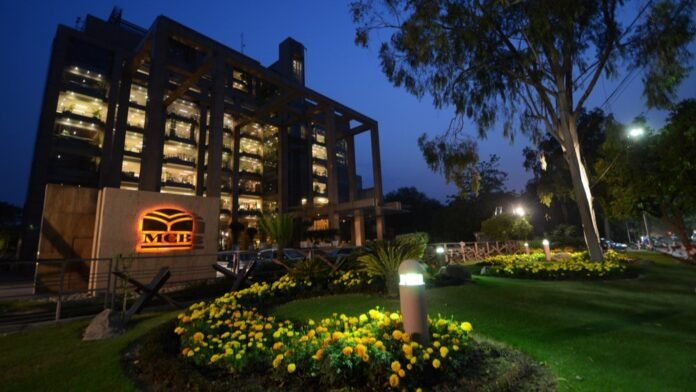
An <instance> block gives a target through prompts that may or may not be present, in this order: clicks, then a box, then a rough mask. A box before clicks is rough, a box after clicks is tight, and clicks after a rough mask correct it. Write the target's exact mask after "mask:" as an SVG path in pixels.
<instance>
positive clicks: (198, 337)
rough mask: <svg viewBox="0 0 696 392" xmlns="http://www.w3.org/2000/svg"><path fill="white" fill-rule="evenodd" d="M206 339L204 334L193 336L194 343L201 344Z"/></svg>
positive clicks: (198, 333)
mask: <svg viewBox="0 0 696 392" xmlns="http://www.w3.org/2000/svg"><path fill="white" fill-rule="evenodd" d="M204 338H205V336H204V335H203V333H202V332H196V333H194V334H193V341H194V342H201V341H203V339H204Z"/></svg>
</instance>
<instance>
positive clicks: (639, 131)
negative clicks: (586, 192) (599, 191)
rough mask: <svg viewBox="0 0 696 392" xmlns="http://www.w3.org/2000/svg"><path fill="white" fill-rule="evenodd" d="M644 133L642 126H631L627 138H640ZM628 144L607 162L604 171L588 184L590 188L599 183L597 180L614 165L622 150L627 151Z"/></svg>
mask: <svg viewBox="0 0 696 392" xmlns="http://www.w3.org/2000/svg"><path fill="white" fill-rule="evenodd" d="M644 134H645V128H643V127H633V128H631V129H629V130H628V138H629V139H640V138H641V137H642V136H643V135H644ZM630 146H631V145H630V144H626V148H624V149H623V150H621V151H619V153H618V154H616V156H615V157H614V159H613V160H612V161H611V163H610V164H609V166H607V168H606V169H604V172H602V174H601V175H600V176H599V177H598V178H597V179H596V180H595V182H594V183H593V184H592V185H591V186H590V189H592V188H594V186H595V185H597V183H599V182H600V181H601V180H602V178H604V176H605V175H606V174H607V173H608V172H609V170H610V169H611V168H612V167H613V166H614V164H615V163H616V161H617V160H618V159H619V157H620V156H621V155H622V154H623V153H624V152H626V151H628V149H629V147H630Z"/></svg>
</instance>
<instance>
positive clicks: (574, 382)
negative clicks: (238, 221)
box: [274, 253, 696, 391]
mask: <svg viewBox="0 0 696 392" xmlns="http://www.w3.org/2000/svg"><path fill="white" fill-rule="evenodd" d="M632 255H633V256H636V257H639V258H643V259H651V260H653V261H654V262H655V263H656V264H655V265H654V266H646V267H641V277H640V278H638V279H632V280H619V281H607V282H542V281H532V280H515V279H506V278H494V277H475V279H474V284H469V285H465V286H456V287H447V288H440V289H432V290H428V292H427V299H428V309H429V311H430V312H431V313H442V314H447V315H453V316H454V317H455V318H457V319H461V320H468V321H470V322H472V323H473V325H474V328H475V330H476V332H477V333H480V334H482V335H485V336H487V337H490V338H493V339H495V340H497V341H501V342H505V343H507V344H509V345H510V346H513V347H516V348H519V349H521V350H522V351H524V352H526V353H528V354H530V355H531V356H532V357H534V358H535V359H537V360H538V361H541V362H544V363H546V364H547V365H548V367H549V368H550V370H551V372H552V373H553V374H554V376H555V377H556V380H557V384H558V386H559V389H560V390H565V391H576V390H584V391H686V390H694V389H693V388H694V386H696V267H694V266H688V265H683V264H677V263H676V262H675V261H674V260H673V259H671V258H669V257H666V256H661V255H657V254H653V253H633V254H632ZM376 305H380V306H383V307H386V308H387V309H396V308H397V307H398V302H397V301H395V300H386V299H384V298H380V297H373V296H365V295H345V296H336V297H325V298H313V299H308V300H302V301H295V302H291V303H288V304H286V305H283V306H280V307H278V308H276V309H275V310H274V314H275V315H276V316H278V317H281V318H290V319H306V318H314V319H318V318H321V317H322V316H326V315H329V314H331V313H333V312H339V313H346V314H358V313H362V312H364V311H365V310H367V309H369V308H370V307H374V306H376Z"/></svg>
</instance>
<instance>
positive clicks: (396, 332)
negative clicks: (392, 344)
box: [392, 329, 403, 340]
mask: <svg viewBox="0 0 696 392" xmlns="http://www.w3.org/2000/svg"><path fill="white" fill-rule="evenodd" d="M402 335H403V334H402V333H401V331H399V330H398V329H395V330H394V332H392V337H393V338H394V339H395V340H401V337H402Z"/></svg>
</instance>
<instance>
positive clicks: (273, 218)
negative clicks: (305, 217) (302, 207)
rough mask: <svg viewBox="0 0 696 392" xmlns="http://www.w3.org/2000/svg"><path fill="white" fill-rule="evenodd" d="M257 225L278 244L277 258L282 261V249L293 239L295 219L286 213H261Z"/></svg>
mask: <svg viewBox="0 0 696 392" xmlns="http://www.w3.org/2000/svg"><path fill="white" fill-rule="evenodd" d="M259 226H260V227H261V230H263V231H264V232H265V233H266V234H268V235H270V236H271V239H272V240H273V241H274V242H275V243H276V244H278V258H280V261H283V249H284V248H285V247H287V246H288V245H289V244H290V242H291V241H292V240H293V235H294V233H295V220H294V219H293V218H292V216H290V215H288V214H272V215H263V216H261V219H259Z"/></svg>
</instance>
